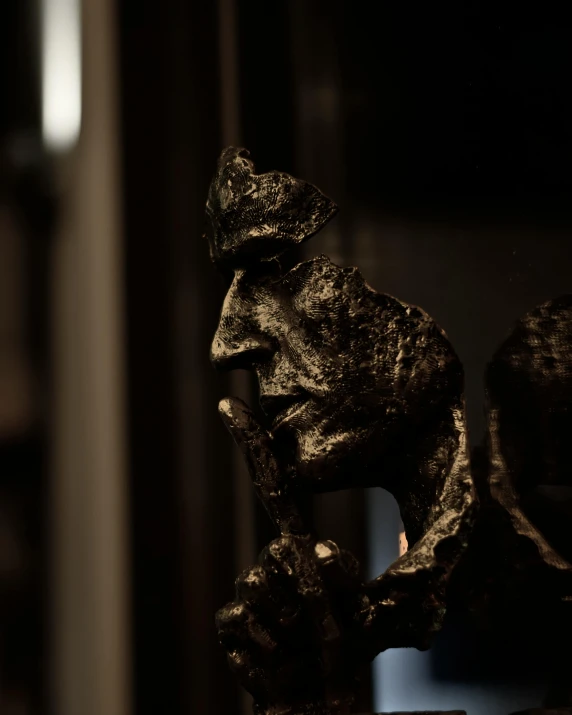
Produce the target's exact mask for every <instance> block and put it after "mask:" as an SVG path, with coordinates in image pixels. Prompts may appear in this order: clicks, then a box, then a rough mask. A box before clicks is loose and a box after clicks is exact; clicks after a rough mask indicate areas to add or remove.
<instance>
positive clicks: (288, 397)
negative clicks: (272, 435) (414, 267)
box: [260, 391, 308, 429]
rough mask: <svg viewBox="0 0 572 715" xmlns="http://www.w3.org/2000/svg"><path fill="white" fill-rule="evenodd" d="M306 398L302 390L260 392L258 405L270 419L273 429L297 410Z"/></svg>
mask: <svg viewBox="0 0 572 715" xmlns="http://www.w3.org/2000/svg"><path fill="white" fill-rule="evenodd" d="M307 400H308V395H307V394H306V393H305V392H302V391H297V392H292V393H283V394H262V395H261V396H260V406H261V407H262V409H263V411H264V414H265V415H266V416H267V417H268V419H269V420H270V423H271V429H275V428H276V427H278V425H279V424H280V423H281V422H283V421H284V420H285V419H286V418H288V417H290V416H291V415H293V414H294V413H295V412H297V411H298V410H299V409H300V407H301V406H302V405H303V404H304V403H306V402H307Z"/></svg>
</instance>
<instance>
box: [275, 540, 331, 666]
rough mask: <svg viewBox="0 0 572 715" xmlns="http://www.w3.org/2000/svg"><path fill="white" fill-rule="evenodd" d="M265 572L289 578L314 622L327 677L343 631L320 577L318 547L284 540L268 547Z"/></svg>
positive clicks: (299, 541) (307, 542)
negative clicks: (270, 571)
mask: <svg viewBox="0 0 572 715" xmlns="http://www.w3.org/2000/svg"><path fill="white" fill-rule="evenodd" d="M261 559H262V564H263V565H264V566H265V568H267V569H269V570H272V571H274V572H275V573H278V574H283V575H284V574H285V575H287V576H288V577H289V578H290V579H291V581H292V583H293V584H295V587H296V589H297V591H298V595H299V598H300V599H301V601H302V602H303V603H304V610H305V611H306V612H307V613H308V615H309V616H310V617H311V619H312V623H313V625H314V630H315V635H316V641H317V644H318V645H319V647H320V650H321V654H322V655H321V657H322V663H323V667H324V671H325V673H329V672H330V670H331V665H332V663H333V662H335V661H336V658H337V653H338V650H339V646H340V640H341V631H340V627H339V625H338V622H337V618H336V615H335V613H334V609H333V608H332V604H331V601H330V597H329V593H328V589H327V586H326V584H325V582H324V580H323V578H322V575H321V573H320V565H319V562H318V559H317V557H316V553H315V543H314V542H313V541H312V540H311V539H310V537H307V538H305V537H295V536H290V537H288V536H284V537H282V538H280V539H276V540H275V541H273V542H272V543H271V544H269V545H268V546H267V547H266V549H264V551H263V552H262V555H261Z"/></svg>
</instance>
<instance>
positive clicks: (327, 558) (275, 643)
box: [217, 399, 364, 715]
mask: <svg viewBox="0 0 572 715" xmlns="http://www.w3.org/2000/svg"><path fill="white" fill-rule="evenodd" d="M219 409H220V412H221V415H222V417H223V420H224V421H225V424H226V426H227V427H228V429H229V431H230V432H231V434H232V436H233V437H234V439H235V441H236V443H237V445H238V446H239V448H240V449H241V451H242V452H243V454H244V456H245V459H246V461H247V464H248V468H249V471H250V474H251V477H252V481H253V484H254V487H255V489H256V491H257V492H258V495H259V497H260V498H261V499H262V501H263V503H264V504H265V506H266V508H267V510H268V512H269V514H270V516H271V518H272V520H273V522H274V523H275V525H276V527H277V528H278V530H279V532H280V537H279V538H277V539H276V540H275V541H273V542H272V543H271V544H269V545H268V546H267V547H266V548H265V549H264V551H263V552H262V554H261V556H260V559H259V563H258V564H257V565H256V566H253V567H252V568H251V569H248V570H247V571H245V572H244V573H243V574H242V575H241V576H240V577H239V578H238V579H237V581H236V600H235V601H233V602H232V603H230V604H228V605H227V606H226V607H225V608H223V609H222V610H221V611H219V612H218V614H217V628H218V633H219V638H220V641H221V643H222V645H223V646H224V647H225V649H226V651H227V654H228V659H229V662H230V665H231V667H232V669H233V670H234V671H235V672H236V673H237V675H238V677H239V678H240V680H241V682H242V684H243V686H244V687H245V688H246V689H247V690H248V691H249V692H250V693H251V694H252V695H253V697H254V700H255V712H256V713H258V714H260V715H262V714H264V715H325V714H326V713H327V714H330V713H340V714H341V713H349V708H350V705H351V702H352V700H353V692H354V689H355V685H356V670H357V668H358V665H359V663H358V662H357V654H358V653H359V652H361V649H360V643H359V641H360V635H361V633H362V628H361V625H360V615H361V613H362V611H363V610H364V604H363V603H362V600H361V597H360V596H359V593H360V590H361V589H360V581H359V577H358V564H357V562H356V560H355V559H354V558H353V557H352V556H351V555H350V554H349V553H348V552H345V551H342V550H340V549H339V548H338V547H337V546H336V545H335V544H334V543H333V542H331V541H320V540H318V539H317V537H316V536H315V535H313V534H311V533H310V532H309V531H308V530H306V529H305V526H304V524H303V520H302V517H301V515H300V512H299V510H298V508H297V506H296V502H295V499H294V495H292V494H291V493H290V492H289V489H288V485H287V484H286V483H283V480H282V477H281V475H280V471H279V468H278V464H277V462H276V459H275V457H274V455H273V451H272V437H271V436H270V434H268V433H267V432H266V431H265V430H264V429H263V428H262V427H261V426H260V425H259V424H258V423H257V422H256V420H255V418H254V416H253V414H252V412H251V411H250V410H249V409H248V407H247V406H246V405H245V404H244V403H243V402H241V401H240V400H235V399H232V400H230V399H229V400H224V401H223V402H222V403H221V405H220V408H219Z"/></svg>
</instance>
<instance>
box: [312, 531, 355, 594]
mask: <svg viewBox="0 0 572 715" xmlns="http://www.w3.org/2000/svg"><path fill="white" fill-rule="evenodd" d="M314 552H315V554H316V558H317V560H318V564H319V567H320V571H321V574H322V578H323V579H324V581H325V582H326V583H327V584H328V586H330V590H332V591H334V592H338V591H347V590H353V589H355V587H356V585H357V584H358V583H359V572H360V566H359V562H358V560H357V559H356V558H355V557H354V556H353V554H351V553H350V552H349V551H345V550H344V549H340V548H339V547H338V546H337V544H335V543H334V542H333V541H318V543H317V544H316V545H315V547H314Z"/></svg>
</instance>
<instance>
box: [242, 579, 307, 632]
mask: <svg viewBox="0 0 572 715" xmlns="http://www.w3.org/2000/svg"><path fill="white" fill-rule="evenodd" d="M236 597H237V599H238V600H239V601H244V602H245V603H247V604H248V605H249V606H250V608H251V609H252V610H253V611H255V612H256V613H257V614H258V615H260V616H261V618H262V619H263V621H264V623H265V624H267V625H268V626H269V627H270V628H272V627H290V626H292V625H293V624H294V622H295V621H297V620H298V616H299V615H300V600H299V598H298V592H297V590H296V587H295V585H294V584H293V583H292V580H291V579H289V578H287V577H285V576H284V575H281V574H278V573H274V572H269V571H267V570H266V569H264V568H263V567H262V566H260V565H257V566H253V567H252V568H250V569H248V570H246V571H244V572H243V573H242V574H241V575H240V576H239V577H238V578H237V579H236Z"/></svg>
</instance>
